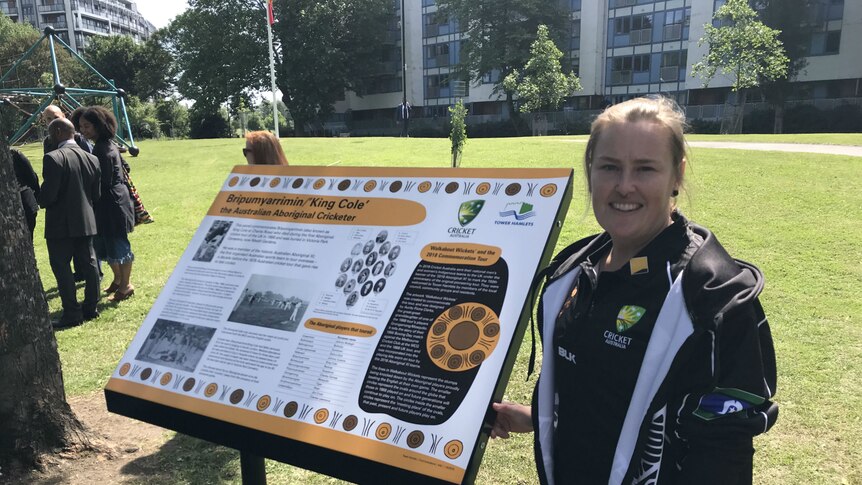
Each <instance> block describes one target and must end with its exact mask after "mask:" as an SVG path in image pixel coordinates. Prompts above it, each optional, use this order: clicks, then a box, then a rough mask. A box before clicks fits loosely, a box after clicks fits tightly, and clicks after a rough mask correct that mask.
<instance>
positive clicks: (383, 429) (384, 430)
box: [374, 423, 392, 441]
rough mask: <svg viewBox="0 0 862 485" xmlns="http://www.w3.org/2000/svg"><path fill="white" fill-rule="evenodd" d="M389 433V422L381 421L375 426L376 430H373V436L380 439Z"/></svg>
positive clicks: (390, 426)
mask: <svg viewBox="0 0 862 485" xmlns="http://www.w3.org/2000/svg"><path fill="white" fill-rule="evenodd" d="M390 434H392V425H391V424H389V423H382V424H381V425H380V426H378V427H377V430H376V431H374V436H375V437H377V439H379V440H380V441H383V440H385V439H386V438H388V437H389V435H390Z"/></svg>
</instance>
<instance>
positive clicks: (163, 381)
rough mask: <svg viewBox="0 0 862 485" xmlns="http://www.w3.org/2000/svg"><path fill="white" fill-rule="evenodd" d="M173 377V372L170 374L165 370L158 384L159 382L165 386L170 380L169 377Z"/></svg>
mask: <svg viewBox="0 0 862 485" xmlns="http://www.w3.org/2000/svg"><path fill="white" fill-rule="evenodd" d="M173 378H174V375H173V374H171V373H170V372H165V373H164V374H162V378H161V379H159V384H161V385H163V386H167V385H168V384H169V383H170V382H171V379H173Z"/></svg>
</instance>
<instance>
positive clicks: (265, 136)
mask: <svg viewBox="0 0 862 485" xmlns="http://www.w3.org/2000/svg"><path fill="white" fill-rule="evenodd" d="M245 140H246V142H248V146H249V147H250V148H251V153H252V159H253V160H254V164H255V165H287V157H285V156H284V151H283V150H282V149H281V143H279V142H278V138H276V137H275V136H274V135H273V134H272V133H270V132H268V131H249V132H248V133H246V134H245Z"/></svg>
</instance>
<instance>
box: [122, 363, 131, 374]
mask: <svg viewBox="0 0 862 485" xmlns="http://www.w3.org/2000/svg"><path fill="white" fill-rule="evenodd" d="M131 369H132V364H130V363H128V362H126V363H125V364H123V365H122V367H120V375H121V376H124V375H126V374H128V373H129V371H130V370H131Z"/></svg>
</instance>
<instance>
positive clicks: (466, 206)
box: [449, 199, 485, 238]
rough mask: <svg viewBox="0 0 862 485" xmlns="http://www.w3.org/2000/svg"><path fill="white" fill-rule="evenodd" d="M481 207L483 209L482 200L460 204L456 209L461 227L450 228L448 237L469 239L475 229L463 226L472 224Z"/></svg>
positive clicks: (483, 203)
mask: <svg viewBox="0 0 862 485" xmlns="http://www.w3.org/2000/svg"><path fill="white" fill-rule="evenodd" d="M482 207H485V201H484V200H480V199H477V200H469V201H467V202H464V203H463V204H461V207H459V208H458V224H460V225H461V227H450V228H449V237H457V238H469V237H470V236H472V235H473V233H474V232H476V228H467V227H465V226H467V225H469V224H470V223H471V222H473V219H475V218H476V216H478V215H479V213H480V212H482Z"/></svg>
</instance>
